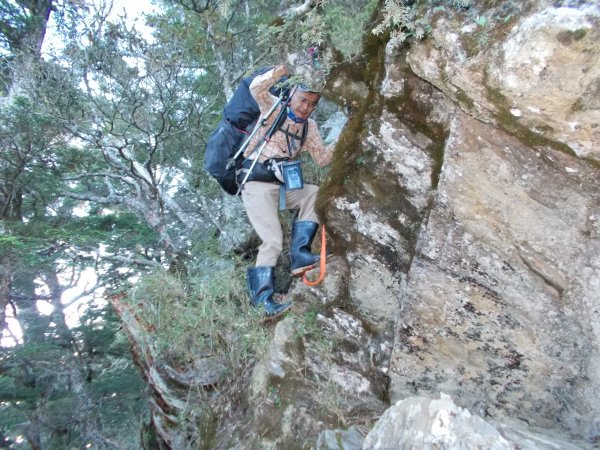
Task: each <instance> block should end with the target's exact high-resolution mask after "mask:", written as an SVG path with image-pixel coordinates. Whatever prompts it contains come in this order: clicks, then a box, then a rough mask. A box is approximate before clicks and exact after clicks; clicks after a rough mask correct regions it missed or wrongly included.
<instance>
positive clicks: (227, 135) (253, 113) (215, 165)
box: [204, 67, 305, 195]
mask: <svg viewBox="0 0 600 450" xmlns="http://www.w3.org/2000/svg"><path fill="white" fill-rule="evenodd" d="M270 69H271V67H263V68H261V69H259V70H257V71H256V72H254V73H253V74H251V75H249V76H247V77H244V78H243V79H242V81H241V82H240V84H239V85H238V87H237V88H236V90H235V92H234V93H233V96H232V97H231V99H230V100H229V101H228V102H227V104H226V105H225V107H224V108H223V120H221V122H220V123H219V126H218V127H217V129H216V130H215V131H214V132H213V133H212V135H211V136H210V138H209V139H208V142H207V144H206V150H205V152H204V168H205V169H206V171H207V172H208V173H209V174H210V175H211V176H212V177H213V178H214V179H215V180H217V182H218V183H219V185H220V186H221V187H222V188H223V189H224V190H225V192H227V193H228V194H231V195H236V194H237V193H238V184H237V181H236V170H237V168H238V167H239V166H240V165H241V161H240V159H241V158H240V157H238V161H235V163H236V164H229V162H230V160H231V159H232V158H233V157H234V156H235V154H236V151H237V150H238V149H239V148H240V146H241V145H242V143H243V142H244V140H245V138H246V137H247V136H248V135H249V134H250V133H249V132H250V131H252V130H253V129H254V126H255V125H256V122H257V121H258V119H259V117H260V109H259V107H258V104H257V103H256V100H254V97H253V96H252V93H251V92H250V84H251V83H252V80H254V78H255V77H256V76H258V75H261V74H263V73H265V72H267V71H269V70H270ZM286 79H287V77H282V78H281V79H280V80H279V81H278V82H277V83H275V85H274V86H272V87H271V89H270V92H271V94H273V95H275V96H277V97H279V96H280V95H281V93H282V88H280V87H278V84H279V83H280V82H282V81H285V80H286ZM287 95H289V89H286V90H284V91H283V98H286V97H287ZM282 122H283V121H282ZM282 124H283V123H281V124H280V125H282ZM304 138H305V136H304V135H303V136H302V142H304Z"/></svg>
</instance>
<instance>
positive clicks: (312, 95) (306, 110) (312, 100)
mask: <svg viewBox="0 0 600 450" xmlns="http://www.w3.org/2000/svg"><path fill="white" fill-rule="evenodd" d="M320 98H321V94H319V93H317V92H311V91H308V90H303V89H302V87H301V86H298V88H297V89H296V90H295V92H294V94H293V95H292V98H291V99H290V104H289V107H290V109H291V110H292V112H293V113H294V116H296V117H297V118H298V119H300V120H306V119H308V118H309V117H310V115H311V114H312V112H313V111H314V109H315V108H316V107H317V104H318V103H319V99H320Z"/></svg>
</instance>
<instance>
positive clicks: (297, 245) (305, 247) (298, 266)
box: [290, 221, 321, 277]
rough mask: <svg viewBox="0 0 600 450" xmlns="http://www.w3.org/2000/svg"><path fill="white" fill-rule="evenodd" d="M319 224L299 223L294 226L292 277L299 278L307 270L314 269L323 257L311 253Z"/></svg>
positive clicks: (291, 252)
mask: <svg viewBox="0 0 600 450" xmlns="http://www.w3.org/2000/svg"><path fill="white" fill-rule="evenodd" d="M318 228H319V224H318V223H316V222H308V221H299V222H294V224H293V225H292V245H291V251H290V254H291V259H292V261H291V266H292V276H295V277H299V276H301V275H302V274H304V272H306V271H307V270H310V269H312V268H314V267H315V266H316V265H317V264H318V263H319V261H320V260H321V257H320V256H319V255H313V254H312V253H311V252H310V248H311V246H312V242H313V240H314V239H315V236H316V234H317V229H318Z"/></svg>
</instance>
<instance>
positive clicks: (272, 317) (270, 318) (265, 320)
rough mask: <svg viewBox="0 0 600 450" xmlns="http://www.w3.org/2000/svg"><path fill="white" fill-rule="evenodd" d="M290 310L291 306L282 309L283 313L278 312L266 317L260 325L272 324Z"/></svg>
mask: <svg viewBox="0 0 600 450" xmlns="http://www.w3.org/2000/svg"><path fill="white" fill-rule="evenodd" d="M290 309H292V305H290V306H289V307H288V308H286V309H284V310H283V311H279V312H278V313H277V314H273V315H272V316H266V317H264V318H263V319H262V320H261V321H260V323H269V322H273V321H274V320H276V319H279V318H280V317H281V316H283V315H284V314H285V313H286V312H288V311H289V310H290Z"/></svg>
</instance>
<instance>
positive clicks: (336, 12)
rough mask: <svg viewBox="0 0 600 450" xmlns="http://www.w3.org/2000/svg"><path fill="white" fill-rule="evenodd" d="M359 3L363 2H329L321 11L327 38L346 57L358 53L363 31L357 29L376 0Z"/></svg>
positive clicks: (373, 6) (363, 24) (374, 5)
mask: <svg viewBox="0 0 600 450" xmlns="http://www.w3.org/2000/svg"><path fill="white" fill-rule="evenodd" d="M361 3H364V2H356V3H355V4H352V5H344V4H336V2H331V4H329V5H328V7H326V8H324V11H323V16H324V24H325V26H326V29H327V36H328V40H329V42H330V43H331V45H332V46H333V47H335V48H336V49H337V50H339V51H340V52H341V53H342V55H343V56H344V57H345V58H347V59H349V58H352V57H354V56H357V55H358V54H360V52H361V50H362V40H363V33H362V32H357V31H358V30H363V29H364V26H365V23H366V22H367V21H368V20H369V19H370V18H371V16H372V15H373V13H374V11H375V8H376V7H377V4H378V1H377V0H371V1H369V2H367V3H366V4H365V5H364V6H361Z"/></svg>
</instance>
